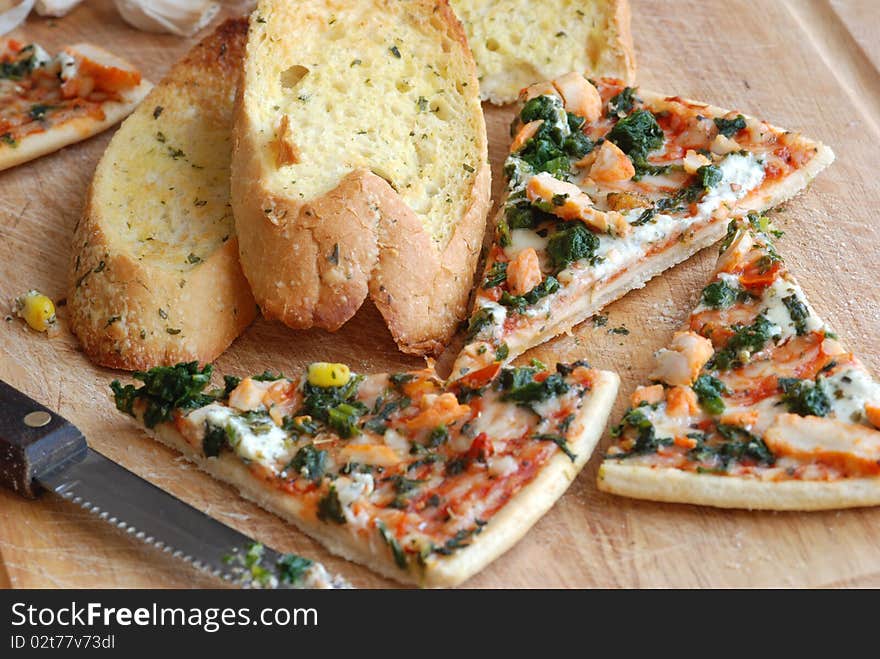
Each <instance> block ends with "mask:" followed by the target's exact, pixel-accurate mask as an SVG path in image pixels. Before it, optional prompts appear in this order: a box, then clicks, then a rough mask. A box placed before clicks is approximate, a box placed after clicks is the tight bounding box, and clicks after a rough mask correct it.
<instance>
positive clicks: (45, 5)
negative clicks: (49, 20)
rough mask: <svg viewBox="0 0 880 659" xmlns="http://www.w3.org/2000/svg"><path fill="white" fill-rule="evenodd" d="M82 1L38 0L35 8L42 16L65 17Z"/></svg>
mask: <svg viewBox="0 0 880 659" xmlns="http://www.w3.org/2000/svg"><path fill="white" fill-rule="evenodd" d="M80 2H82V0H37V4H36V6H35V7H34V9H35V10H36V12H37V13H38V14H39V15H40V16H64V15H65V14H67V12H69V11H70V10H71V9H73V8H74V7H76V6H77V5H78V4H79V3H80Z"/></svg>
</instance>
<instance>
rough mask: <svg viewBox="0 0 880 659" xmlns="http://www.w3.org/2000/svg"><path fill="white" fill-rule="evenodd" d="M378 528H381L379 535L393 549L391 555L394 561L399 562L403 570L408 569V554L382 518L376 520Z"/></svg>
mask: <svg viewBox="0 0 880 659" xmlns="http://www.w3.org/2000/svg"><path fill="white" fill-rule="evenodd" d="M376 528H377V529H379V535H380V536H382V540H383V541H384V542H385V544H386V545H388V547H389V549H391V555H392V556H394V562H395V563H396V564H397V567H399V568H400V569H401V570H405V569H406V563H407V561H406V554H405V553H404V551H403V549H402V548H401V546H400V543H399V542H398V541H397V538H395V537H394V536H393V535H391V532H390V531H388V528H387V527H386V526H385V522H383V521H382V520H376Z"/></svg>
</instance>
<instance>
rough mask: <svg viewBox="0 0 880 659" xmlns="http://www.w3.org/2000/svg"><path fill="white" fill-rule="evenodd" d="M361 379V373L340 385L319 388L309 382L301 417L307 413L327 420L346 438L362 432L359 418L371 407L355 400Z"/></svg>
mask: <svg viewBox="0 0 880 659" xmlns="http://www.w3.org/2000/svg"><path fill="white" fill-rule="evenodd" d="M361 380H363V376H362V375H358V376H355V377H352V378H351V379H350V380H349V381H348V383H347V384H345V385H343V386H340V387H319V386H317V385H314V384H311V383H310V382H306V383H305V384H303V406H302V409H301V410H300V412H299V413H298V415H297V416H302V415H307V416H310V417H312V418H313V419H318V420H319V421H323V422H324V423H326V424H328V425H329V426H330V427H331V428H333V429H334V430H335V431H336V432H337V433H339V435H340V437H343V438H348V437H352V436H354V435H358V434H360V429H359V428H358V427H357V420H358V418H359V417H361V416H363V415H364V414H366V412H367V406H366V405H364V404H363V403H361V402H360V401H358V400H355V397H356V396H357V390H358V386H359V385H360V382H361Z"/></svg>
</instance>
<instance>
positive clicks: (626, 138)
mask: <svg viewBox="0 0 880 659" xmlns="http://www.w3.org/2000/svg"><path fill="white" fill-rule="evenodd" d="M605 138H606V139H607V140H609V141H610V142H613V143H614V144H616V145H617V146H618V147H620V150H621V151H623V152H624V153H625V154H626V155H627V156H629V159H630V160H632V162H633V165H635V166H636V168H637V169H638V168H642V169H646V168H649V167H651V165H650V164H649V163H648V153H649V152H650V151H653V150H654V149H658V148H660V147H661V146H663V129H662V128H660V126H659V125H658V124H657V120H656V119H655V118H654V115H653V114H651V112H649V111H648V110H636V111H635V112H633V113H632V114H631V115H629V116H628V117H625V118H623V119H621V120H620V121H618V122H617V123H616V124H615V125H614V128H612V129H611V130H610V131H609V132H608V135H606V136H605Z"/></svg>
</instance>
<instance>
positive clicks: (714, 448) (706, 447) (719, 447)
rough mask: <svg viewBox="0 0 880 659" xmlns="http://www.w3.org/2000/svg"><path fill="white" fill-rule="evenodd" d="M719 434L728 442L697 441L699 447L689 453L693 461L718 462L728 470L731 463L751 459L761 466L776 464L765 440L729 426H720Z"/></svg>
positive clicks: (736, 427) (742, 429)
mask: <svg viewBox="0 0 880 659" xmlns="http://www.w3.org/2000/svg"><path fill="white" fill-rule="evenodd" d="M717 430H718V433H719V434H720V435H721V436H722V437H723V438H724V439H725V440H726V441H722V442H718V443H712V444H709V443H707V442H706V441H705V440H704V439H702V438H699V439H697V445H696V446H695V447H694V448H692V449H691V450H690V451H688V457H689V458H690V459H691V460H695V461H699V462H714V461H716V460H717V461H718V462H720V463H721V464H722V466H723V468H724V469H725V470H726V469H727V466H728V465H729V464H730V462H731V461H734V460H735V461H737V462H739V461H742V460H744V459H750V460H754V461H755V462H757V463H758V464H759V465H764V466H770V465H772V464H773V463H774V462H776V458H775V457H774V456H773V453H771V451H770V449H769V448H767V445H766V444H765V443H764V440H763V439H761V438H760V437H758V436H757V435H753V434H752V433H750V432H749V431H748V430H746V429H745V428H740V427H739V426H732V425H727V424H723V423H722V424H719V425H718V428H717Z"/></svg>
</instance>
